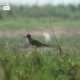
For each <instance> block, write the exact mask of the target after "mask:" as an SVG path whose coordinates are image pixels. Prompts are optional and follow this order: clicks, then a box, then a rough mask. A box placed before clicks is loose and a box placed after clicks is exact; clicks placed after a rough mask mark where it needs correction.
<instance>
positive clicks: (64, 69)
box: [0, 48, 80, 80]
mask: <svg viewBox="0 0 80 80" xmlns="http://www.w3.org/2000/svg"><path fill="white" fill-rule="evenodd" d="M79 63H80V57H79V54H78V53H77V52H76V53H72V52H69V51H64V53H63V54H62V55H61V54H60V53H59V51H58V50H57V51H54V50H53V49H51V50H46V51H44V50H43V49H42V50H41V49H40V50H39V49H36V48H32V49H31V50H30V51H28V52H21V51H19V50H16V49H15V50H14V49H12V50H8V51H4V50H3V49H0V76H1V77H0V80H73V79H74V80H79V79H80V76H79V73H80V64H79Z"/></svg>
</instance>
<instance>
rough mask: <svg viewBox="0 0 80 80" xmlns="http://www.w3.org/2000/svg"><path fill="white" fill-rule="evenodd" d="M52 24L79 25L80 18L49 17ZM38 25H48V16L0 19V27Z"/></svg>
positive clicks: (12, 27) (31, 26)
mask: <svg viewBox="0 0 80 80" xmlns="http://www.w3.org/2000/svg"><path fill="white" fill-rule="evenodd" d="M51 23H52V26H56V27H57V26H60V27H61V26H65V27H66V26H67V27H68V26H69V27H79V26H80V20H68V19H55V18H51ZM38 26H42V27H43V26H44V27H49V26H50V20H49V18H26V19H8V20H7V19H6V20H1V21H0V29H20V28H36V27H38Z"/></svg>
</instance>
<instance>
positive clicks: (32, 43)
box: [24, 34, 51, 47]
mask: <svg viewBox="0 0 80 80" xmlns="http://www.w3.org/2000/svg"><path fill="white" fill-rule="evenodd" d="M24 38H27V39H28V43H29V45H32V46H36V47H49V46H51V45H47V44H44V43H41V42H39V41H38V40H35V39H32V37H31V35H30V34H27V35H26V36H25V37H24Z"/></svg>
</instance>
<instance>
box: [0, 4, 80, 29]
mask: <svg viewBox="0 0 80 80" xmlns="http://www.w3.org/2000/svg"><path fill="white" fill-rule="evenodd" d="M10 6H11V10H10V11H3V10H0V28H3V29H5V28H8V29H9V28H10V29H13V28H22V27H26V28H29V27H32V26H33V27H37V26H42V27H43V26H49V22H50V20H49V18H50V19H51V22H52V25H53V26H80V23H79V22H80V16H79V15H80V5H78V6H74V5H67V6H64V5H58V6H52V5H45V6H38V5H34V6H28V5H25V6H23V5H20V6H14V5H10Z"/></svg>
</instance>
